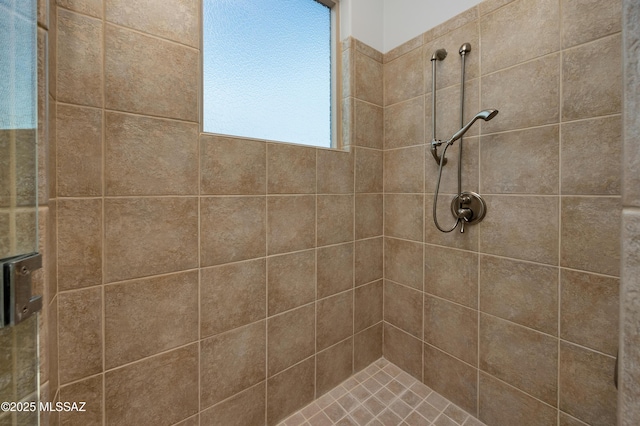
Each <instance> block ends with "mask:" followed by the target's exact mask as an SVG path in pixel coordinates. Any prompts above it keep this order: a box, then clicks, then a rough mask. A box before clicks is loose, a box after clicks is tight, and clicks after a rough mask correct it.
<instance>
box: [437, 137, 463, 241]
mask: <svg viewBox="0 0 640 426" xmlns="http://www.w3.org/2000/svg"><path fill="white" fill-rule="evenodd" d="M450 146H451V144H449V143H448V144H446V145H445V146H444V150H443V151H442V154H441V155H440V166H439V167H438V183H436V193H435V195H434V197H433V223H434V224H435V225H436V228H438V230H439V231H440V232H451V231H453V230H454V229H456V228H457V227H458V223H459V222H460V218H456V223H455V225H453V228H451V229H442V227H441V226H440V224H439V223H438V217H437V214H436V211H437V207H438V194H439V193H440V179H442V166H443V165H444V155H445V154H446V153H447V149H448V148H449V147H450Z"/></svg>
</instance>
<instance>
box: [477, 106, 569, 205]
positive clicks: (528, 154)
mask: <svg viewBox="0 0 640 426" xmlns="http://www.w3.org/2000/svg"><path fill="white" fill-rule="evenodd" d="M498 117H500V115H498V116H497V117H496V119H497V118H498ZM559 137H560V134H559V126H546V127H538V128H535V129H529V130H522V131H516V132H508V133H500V134H496V135H488V136H482V137H481V138H480V164H481V167H480V176H481V177H482V181H481V182H480V188H481V191H482V192H484V193H490V194H549V195H551V194H558V190H559V179H560V177H559V172H560V167H559V162H560V140H559Z"/></svg>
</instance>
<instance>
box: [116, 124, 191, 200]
mask: <svg viewBox="0 0 640 426" xmlns="http://www.w3.org/2000/svg"><path fill="white" fill-rule="evenodd" d="M105 122H106V125H105V178H104V179H105V191H106V195H196V194H197V193H198V170H197V168H196V167H195V165H196V164H197V163H198V126H197V125H196V124H190V123H181V122H176V121H169V120H159V119H155V118H148V117H140V116H135V115H128V114H117V113H109V112H108V113H107V114H106V118H105Z"/></svg>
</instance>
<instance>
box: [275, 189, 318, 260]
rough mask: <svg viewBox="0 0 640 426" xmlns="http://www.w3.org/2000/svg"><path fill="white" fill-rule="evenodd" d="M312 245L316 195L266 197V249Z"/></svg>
mask: <svg viewBox="0 0 640 426" xmlns="http://www.w3.org/2000/svg"><path fill="white" fill-rule="evenodd" d="M315 245H316V197H315V196H313V195H297V196H273V197H268V200H267V253H268V254H277V253H286V252H289V251H295V250H305V249H309V248H313V247H315Z"/></svg>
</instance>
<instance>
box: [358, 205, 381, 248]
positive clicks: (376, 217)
mask: <svg viewBox="0 0 640 426" xmlns="http://www.w3.org/2000/svg"><path fill="white" fill-rule="evenodd" d="M355 197H356V200H355V209H356V213H355V238H356V239H362V238H370V237H377V236H379V235H382V233H383V227H382V226H383V219H384V216H383V210H384V204H383V195H382V194H357V195H356V196H355Z"/></svg>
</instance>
